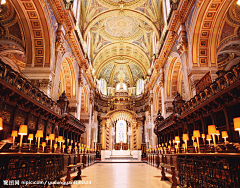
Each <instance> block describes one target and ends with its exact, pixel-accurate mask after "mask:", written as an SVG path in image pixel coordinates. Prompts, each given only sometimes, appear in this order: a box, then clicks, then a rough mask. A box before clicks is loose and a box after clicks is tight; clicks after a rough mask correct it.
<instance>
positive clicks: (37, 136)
mask: <svg viewBox="0 0 240 188" xmlns="http://www.w3.org/2000/svg"><path fill="white" fill-rule="evenodd" d="M36 138H38V151H37V152H38V153H39V147H40V139H41V138H43V131H42V130H37V133H36Z"/></svg>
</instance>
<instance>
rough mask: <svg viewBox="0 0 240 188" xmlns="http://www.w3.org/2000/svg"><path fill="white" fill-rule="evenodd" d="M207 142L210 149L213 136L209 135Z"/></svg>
mask: <svg viewBox="0 0 240 188" xmlns="http://www.w3.org/2000/svg"><path fill="white" fill-rule="evenodd" d="M206 140H207V141H208V143H209V147H210V144H211V140H212V137H211V135H209V134H208V135H207V139H206Z"/></svg>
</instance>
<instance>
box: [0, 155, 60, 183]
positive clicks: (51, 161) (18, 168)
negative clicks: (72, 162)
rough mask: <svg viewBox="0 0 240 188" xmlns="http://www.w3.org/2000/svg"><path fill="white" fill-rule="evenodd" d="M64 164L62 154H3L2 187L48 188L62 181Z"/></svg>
mask: <svg viewBox="0 0 240 188" xmlns="http://www.w3.org/2000/svg"><path fill="white" fill-rule="evenodd" d="M62 163H63V155H62V154H37V153H29V154H19V153H11V154H10V153H1V154H0V187H36V186H37V187H46V185H48V182H49V183H50V182H54V181H60V178H61V171H62V167H63V164H62ZM27 183H28V185H27ZM34 183H36V184H37V183H39V184H38V185H36V184H34ZM45 183H46V185H44V184H45Z"/></svg>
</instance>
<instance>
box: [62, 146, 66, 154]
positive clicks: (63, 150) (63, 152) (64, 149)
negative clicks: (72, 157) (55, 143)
mask: <svg viewBox="0 0 240 188" xmlns="http://www.w3.org/2000/svg"><path fill="white" fill-rule="evenodd" d="M62 148H63V153H64V152H65V151H64V150H65V148H66V145H63V146H62Z"/></svg>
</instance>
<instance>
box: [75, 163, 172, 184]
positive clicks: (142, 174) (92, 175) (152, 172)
mask: <svg viewBox="0 0 240 188" xmlns="http://www.w3.org/2000/svg"><path fill="white" fill-rule="evenodd" d="M160 176H161V171H160V170H159V169H157V168H156V167H152V166H150V165H147V164H145V163H97V164H94V165H92V166H90V167H87V168H85V169H83V170H82V182H81V183H86V184H85V185H79V184H78V185H72V188H78V187H86V188H87V187H94V188H155V187H156V188H170V187H171V186H170V182H168V181H160Z"/></svg>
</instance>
